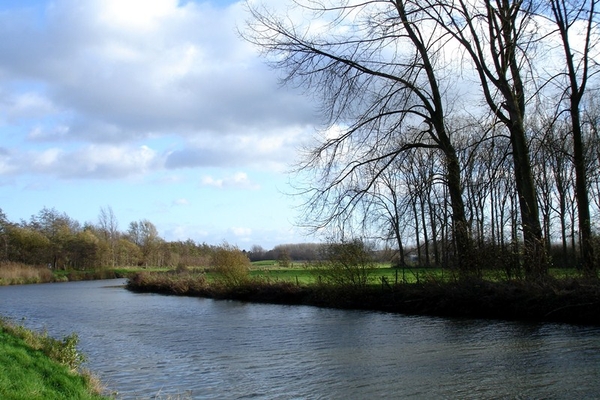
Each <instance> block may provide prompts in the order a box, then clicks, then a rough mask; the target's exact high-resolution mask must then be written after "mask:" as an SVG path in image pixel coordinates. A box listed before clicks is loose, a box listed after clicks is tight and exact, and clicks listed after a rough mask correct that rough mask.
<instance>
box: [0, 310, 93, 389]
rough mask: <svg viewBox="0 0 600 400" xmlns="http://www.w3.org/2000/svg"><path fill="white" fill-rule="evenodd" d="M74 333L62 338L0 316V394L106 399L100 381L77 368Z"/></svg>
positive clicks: (78, 358)
mask: <svg viewBox="0 0 600 400" xmlns="http://www.w3.org/2000/svg"><path fill="white" fill-rule="evenodd" d="M76 344H77V336H76V335H70V336H68V337H66V338H65V339H64V340H62V341H61V340H57V339H53V338H50V337H48V335H47V334H46V333H41V334H40V333H36V332H33V331H30V330H28V329H26V328H24V327H22V326H19V325H15V324H12V323H10V322H7V321H6V320H0V398H2V399H23V400H26V399H27V400H29V399H84V400H85V399H105V397H102V396H100V395H99V394H98V393H100V391H101V385H100V384H99V382H98V380H97V379H95V378H94V377H92V376H91V375H90V374H89V373H87V372H85V371H80V370H79V367H80V363H81V361H83V358H82V356H81V355H80V354H79V353H78V352H77V350H76V348H75V346H76Z"/></svg>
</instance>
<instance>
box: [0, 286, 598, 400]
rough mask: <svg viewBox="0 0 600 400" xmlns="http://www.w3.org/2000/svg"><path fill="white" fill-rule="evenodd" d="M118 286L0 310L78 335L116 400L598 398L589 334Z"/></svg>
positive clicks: (49, 294)
mask: <svg viewBox="0 0 600 400" xmlns="http://www.w3.org/2000/svg"><path fill="white" fill-rule="evenodd" d="M122 283H124V281H123V280H115V281H95V282H74V283H59V284H45V285H31V286H18V287H17V286H13V287H2V288H0V315H4V316H10V317H13V318H15V319H21V318H26V319H25V321H24V322H25V324H26V325H27V326H29V327H32V328H44V327H45V328H46V329H47V330H48V331H49V333H50V334H52V335H54V336H64V335H67V334H69V333H71V332H77V333H78V334H79V336H80V339H81V349H82V350H83V351H84V352H85V353H86V354H87V355H88V357H89V362H88V365H87V367H88V368H90V369H91V370H92V371H94V372H96V373H97V374H98V375H99V376H100V378H101V379H102V380H103V382H105V383H106V384H107V385H108V386H109V387H110V389H112V390H115V391H118V392H119V394H120V397H121V398H124V399H128V398H153V397H154V396H155V395H157V394H159V395H161V396H165V397H166V396H168V395H174V394H182V395H184V397H192V398H198V399H213V398H214V399H222V398H273V399H294V398H296V399H297V398H328V399H329V398H334V399H338V398H344V399H363V398H376V397H386V398H390V397H393V398H408V397H413V398H461V399H463V398H473V399H480V398H577V397H578V398H597V397H600V328H590V327H577V326H570V325H556V324H525V323H512V322H498V321H481V320H452V319H442V318H429V317H406V316H401V315H393V314H385V313H373V312H362V311H342V310H331V309H319V308H314V307H297V306H280V305H265V304H247V303H240V302H233V301H213V300H209V299H198V298H186V297H174V296H160V295H154V294H134V293H131V292H128V291H127V290H125V289H123V288H121V287H119V286H118V285H120V284H122Z"/></svg>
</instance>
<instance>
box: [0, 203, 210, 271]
mask: <svg viewBox="0 0 600 400" xmlns="http://www.w3.org/2000/svg"><path fill="white" fill-rule="evenodd" d="M216 249H218V246H212V245H208V244H206V243H196V242H194V241H193V240H186V241H174V242H169V241H166V240H164V239H163V238H161V237H160V236H159V234H158V231H157V229H156V227H155V226H154V224H152V222H150V221H148V220H145V219H144V220H140V221H133V222H131V223H130V224H129V225H128V228H127V230H125V231H120V230H119V226H118V221H117V219H116V217H115V215H114V213H113V211H112V209H111V208H110V207H107V208H102V209H101V210H100V213H99V215H98V222H97V223H95V224H94V223H89V222H86V223H84V224H83V225H82V224H81V223H79V222H78V221H76V220H74V219H72V218H70V217H69V216H68V215H67V214H66V213H64V212H62V213H61V212H59V211H57V210H56V209H54V208H43V209H42V210H41V211H40V212H39V213H37V214H35V215H32V216H31V218H30V219H29V220H21V221H20V222H11V221H9V220H8V218H7V217H6V214H5V213H4V212H2V210H0V260H2V261H10V262H17V263H24V264H30V265H45V266H48V267H50V268H53V269H75V270H83V269H96V268H102V267H122V266H153V267H177V266H208V264H209V263H210V260H211V257H212V255H213V254H214V252H215V251H216Z"/></svg>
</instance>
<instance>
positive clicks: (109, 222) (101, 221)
mask: <svg viewBox="0 0 600 400" xmlns="http://www.w3.org/2000/svg"><path fill="white" fill-rule="evenodd" d="M98 229H99V231H100V233H101V235H102V239H103V240H104V241H105V242H106V243H107V244H108V250H109V262H110V265H111V266H112V267H114V266H115V265H116V263H117V244H118V242H119V236H120V232H119V222H118V221H117V217H116V216H115V213H114V211H113V209H112V207H110V206H108V207H102V208H100V213H99V215H98Z"/></svg>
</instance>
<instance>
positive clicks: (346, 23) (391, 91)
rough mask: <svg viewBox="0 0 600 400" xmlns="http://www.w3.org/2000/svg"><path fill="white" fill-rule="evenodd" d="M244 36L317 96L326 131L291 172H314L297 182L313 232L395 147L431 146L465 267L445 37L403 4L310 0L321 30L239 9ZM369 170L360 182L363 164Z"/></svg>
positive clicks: (344, 216)
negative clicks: (245, 18) (244, 14)
mask: <svg viewBox="0 0 600 400" xmlns="http://www.w3.org/2000/svg"><path fill="white" fill-rule="evenodd" d="M248 8H249V11H250V14H251V17H252V19H251V21H250V22H249V24H248V26H249V28H250V29H249V32H248V33H247V34H245V37H246V38H247V39H248V40H249V41H250V42H252V43H255V44H257V45H258V46H260V48H262V49H263V50H264V51H265V53H266V54H267V55H268V56H270V57H271V58H270V60H271V61H272V65H273V66H274V67H275V68H278V69H281V70H283V71H285V74H286V75H285V77H284V79H283V81H284V82H294V83H296V84H297V85H299V86H302V87H304V88H307V89H310V90H313V91H314V93H316V94H318V95H319V96H320V100H321V105H322V106H323V111H324V115H325V116H326V117H327V121H328V129H325V130H324V135H323V137H321V138H320V139H319V140H318V144H317V145H315V146H314V147H312V148H310V149H309V151H308V152H307V155H306V158H305V159H304V162H303V164H302V165H301V166H300V171H302V172H303V173H305V174H306V173H308V172H309V171H312V172H314V173H315V177H314V179H313V180H312V181H311V182H310V183H309V185H308V187H307V188H305V192H304V194H306V195H307V196H308V198H309V200H308V202H307V204H306V205H307V214H309V215H312V216H313V217H314V220H313V221H312V222H313V223H312V226H313V227H314V228H316V229H318V228H322V227H324V226H329V225H332V224H335V223H339V224H340V225H341V226H342V227H343V226H344V225H345V224H346V222H348V221H351V220H352V218H353V212H354V210H355V209H356V207H357V205H358V204H360V202H361V201H362V200H363V199H364V198H365V196H367V195H368V193H369V192H370V191H372V189H373V187H374V185H375V184H376V182H377V180H378V178H379V176H380V175H381V174H382V173H383V172H384V171H386V170H388V169H389V168H393V165H394V162H395V160H396V159H398V157H399V155H400V154H401V153H402V152H405V151H407V150H410V149H414V148H431V149H436V151H437V154H438V157H440V161H441V164H442V165H443V168H444V181H445V184H446V185H447V190H448V194H449V197H450V204H451V208H452V214H451V215H452V222H453V224H452V226H453V235H454V239H455V243H456V253H457V256H458V259H459V262H458V265H459V266H460V268H461V270H462V271H463V272H465V273H471V272H472V271H473V269H474V266H473V265H472V263H471V260H472V259H471V258H470V257H469V254H470V249H471V239H470V234H469V231H470V230H469V228H468V226H467V222H466V218H465V210H464V202H463V197H462V184H461V175H460V165H459V160H458V157H457V154H456V150H455V148H454V145H453V143H452V140H451V135H450V133H449V132H448V129H447V126H446V121H445V115H446V109H447V108H449V107H450V105H451V104H452V103H453V102H454V101H455V100H456V99H455V98H451V97H449V91H450V89H451V87H452V84H453V82H454V81H453V80H452V79H451V78H449V73H450V68H451V65H448V64H447V63H446V61H445V60H444V57H443V56H442V54H441V50H442V49H443V48H444V45H445V43H446V41H447V40H448V37H447V35H446V34H445V33H444V32H443V29H441V28H440V27H439V26H438V27H435V26H431V25H428V24H424V22H423V21H424V17H425V15H424V13H423V11H422V10H421V9H420V7H419V6H418V5H416V4H413V3H411V2H408V1H406V2H405V1H390V0H385V1H383V0H380V1H365V2H360V3H350V2H348V1H343V0H342V1H338V2H336V1H335V0H332V1H329V2H327V1H325V2H321V1H311V0H307V1H305V2H303V5H300V8H301V10H302V11H304V12H306V11H308V12H312V13H314V14H315V15H316V16H317V17H319V18H320V19H321V21H323V20H326V21H329V22H328V25H327V28H326V29H317V28H314V27H311V26H310V24H309V25H308V26H301V23H289V21H290V20H291V18H292V17H291V16H290V19H288V16H286V15H277V14H274V13H273V12H270V11H268V10H267V9H265V8H259V7H258V6H253V5H248ZM364 169H368V170H369V171H371V172H372V171H376V173H375V174H371V175H370V176H371V178H372V179H370V180H367V181H365V180H364V179H363V178H364V176H365V175H366V174H365V173H364V172H363V170H364Z"/></svg>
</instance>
